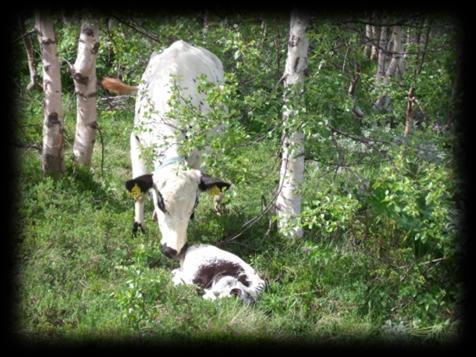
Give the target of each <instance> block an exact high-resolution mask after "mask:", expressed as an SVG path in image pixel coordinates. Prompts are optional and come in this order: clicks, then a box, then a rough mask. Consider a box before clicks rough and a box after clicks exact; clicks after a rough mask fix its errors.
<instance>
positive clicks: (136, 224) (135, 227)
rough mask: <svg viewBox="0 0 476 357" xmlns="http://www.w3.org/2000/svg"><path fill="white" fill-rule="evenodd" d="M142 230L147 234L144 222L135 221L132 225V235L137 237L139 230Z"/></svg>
mask: <svg viewBox="0 0 476 357" xmlns="http://www.w3.org/2000/svg"><path fill="white" fill-rule="evenodd" d="M139 228H140V231H141V232H142V234H145V230H144V227H142V223H139V222H134V224H133V225H132V235H133V236H134V237H135V236H136V235H137V231H138V230H139Z"/></svg>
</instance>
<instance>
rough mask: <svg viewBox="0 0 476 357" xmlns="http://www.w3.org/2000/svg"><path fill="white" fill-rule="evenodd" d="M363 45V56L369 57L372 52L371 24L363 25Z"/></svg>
mask: <svg viewBox="0 0 476 357" xmlns="http://www.w3.org/2000/svg"><path fill="white" fill-rule="evenodd" d="M364 42H365V46H364V55H365V57H370V54H371V52H372V26H371V25H365V41H364Z"/></svg>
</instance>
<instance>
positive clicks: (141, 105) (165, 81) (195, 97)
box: [102, 41, 230, 258]
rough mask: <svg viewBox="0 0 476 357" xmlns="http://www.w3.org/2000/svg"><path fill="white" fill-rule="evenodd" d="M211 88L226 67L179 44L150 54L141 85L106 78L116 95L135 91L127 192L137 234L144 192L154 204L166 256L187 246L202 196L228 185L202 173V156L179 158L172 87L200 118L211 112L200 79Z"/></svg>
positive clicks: (180, 129) (181, 132) (179, 127)
mask: <svg viewBox="0 0 476 357" xmlns="http://www.w3.org/2000/svg"><path fill="white" fill-rule="evenodd" d="M201 75H205V77H206V78H207V80H208V81H210V82H212V83H216V84H218V83H222V82H223V65H222V63H221V61H220V60H219V59H218V58H217V57H216V56H215V55H214V54H212V53H211V52H209V51H208V50H206V49H204V48H200V47H194V46H192V45H190V44H188V43H186V42H184V41H177V42H175V43H173V44H172V45H171V46H170V47H168V48H166V49H165V50H163V51H162V52H160V53H154V54H152V56H151V58H150V60H149V64H148V65H147V68H146V70H145V72H144V74H143V76H142V80H141V82H140V84H139V86H137V87H136V86H127V85H126V84H124V83H122V82H120V81H118V80H111V79H110V78H106V79H105V80H103V82H102V84H103V86H104V88H106V89H108V90H111V91H113V92H115V93H131V92H136V91H137V99H136V108H135V117H134V129H133V131H132V133H131V136H130V147H131V161H132V177H133V178H132V179H131V180H128V181H127V182H126V188H127V190H129V192H131V193H132V194H133V196H134V198H135V213H134V224H133V228H132V229H133V233H134V234H135V233H136V232H137V230H138V229H140V230H141V231H143V226H144V199H145V197H144V196H145V193H146V192H150V193H151V194H152V196H153V202H154V218H156V219H157V222H158V225H159V229H160V231H161V234H162V238H161V244H162V252H163V253H164V254H165V255H166V256H167V257H169V258H177V257H178V256H179V255H180V252H181V250H182V249H183V248H184V247H185V246H186V242H187V226H188V223H189V221H190V218H191V217H192V216H193V210H194V208H195V206H196V205H197V203H198V196H199V193H200V192H201V191H205V190H211V192H213V193H214V194H215V195H217V196H218V197H220V196H219V194H220V193H221V191H222V189H223V188H228V187H229V186H230V184H229V183H226V182H224V181H222V180H221V179H217V178H214V177H211V176H209V175H207V174H204V173H203V172H201V171H200V170H199V168H200V152H198V151H197V150H194V151H192V152H190V153H188V155H187V156H181V155H180V153H179V151H180V150H179V149H180V142H181V141H182V140H183V139H184V138H185V135H186V128H184V126H185V125H183V124H182V123H181V121H180V118H176V117H171V115H170V112H171V109H172V108H171V107H170V105H171V103H170V99H171V98H172V95H173V90H172V89H173V88H178V90H179V91H180V96H179V97H181V98H183V99H186V100H187V101H189V102H190V103H191V104H192V105H193V106H195V107H196V108H197V109H198V110H200V111H201V112H202V113H205V114H206V113H207V112H209V111H210V108H209V106H208V105H207V102H206V98H205V95H204V94H203V93H200V92H199V91H198V88H197V85H198V79H197V77H198V76H201ZM146 152H148V153H151V154H152V155H151V157H152V164H153V171H152V172H149V171H148V169H147V168H146V163H145V157H144V155H145V153H146Z"/></svg>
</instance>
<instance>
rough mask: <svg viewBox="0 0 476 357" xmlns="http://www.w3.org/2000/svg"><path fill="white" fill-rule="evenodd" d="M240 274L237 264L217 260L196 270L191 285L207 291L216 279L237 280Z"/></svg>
mask: <svg viewBox="0 0 476 357" xmlns="http://www.w3.org/2000/svg"><path fill="white" fill-rule="evenodd" d="M242 272H243V268H242V267H241V266H240V265H239V264H237V263H233V262H230V261H227V260H217V261H216V262H214V263H211V264H208V265H202V266H201V267H200V268H199V269H198V271H197V274H195V278H194V279H193V283H194V284H196V285H198V286H200V287H201V288H202V289H209V288H210V287H211V286H212V283H213V281H214V280H216V278H217V277H222V276H233V277H235V278H238V277H239V275H240V274H241V273H242Z"/></svg>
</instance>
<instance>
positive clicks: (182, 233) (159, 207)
mask: <svg viewBox="0 0 476 357" xmlns="http://www.w3.org/2000/svg"><path fill="white" fill-rule="evenodd" d="M230 186H231V185H230V184H229V183H226V182H224V181H223V180H221V179H218V178H214V177H211V176H209V175H207V174H204V173H202V172H201V171H199V170H195V169H188V170H180V169H177V168H176V167H173V166H171V167H167V168H165V169H162V170H160V171H158V172H157V171H156V172H155V173H154V174H146V175H142V176H139V177H136V178H134V179H132V180H128V181H127V182H126V188H127V190H128V191H129V192H131V193H132V194H133V195H134V196H136V199H138V197H140V196H141V195H143V194H145V193H146V192H148V191H150V192H151V193H152V197H153V201H154V207H155V214H156V217H157V222H158V224H159V229H160V232H161V233H162V239H161V250H162V252H163V253H164V254H165V255H166V256H167V257H169V258H175V259H176V258H178V257H179V256H180V254H181V252H182V250H183V248H184V247H185V245H186V243H187V227H188V223H189V221H190V219H191V218H192V216H193V213H194V209H195V207H196V205H197V203H198V195H199V194H200V192H202V191H211V192H213V193H218V192H221V191H222V190H223V189H224V188H228V187H230Z"/></svg>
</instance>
